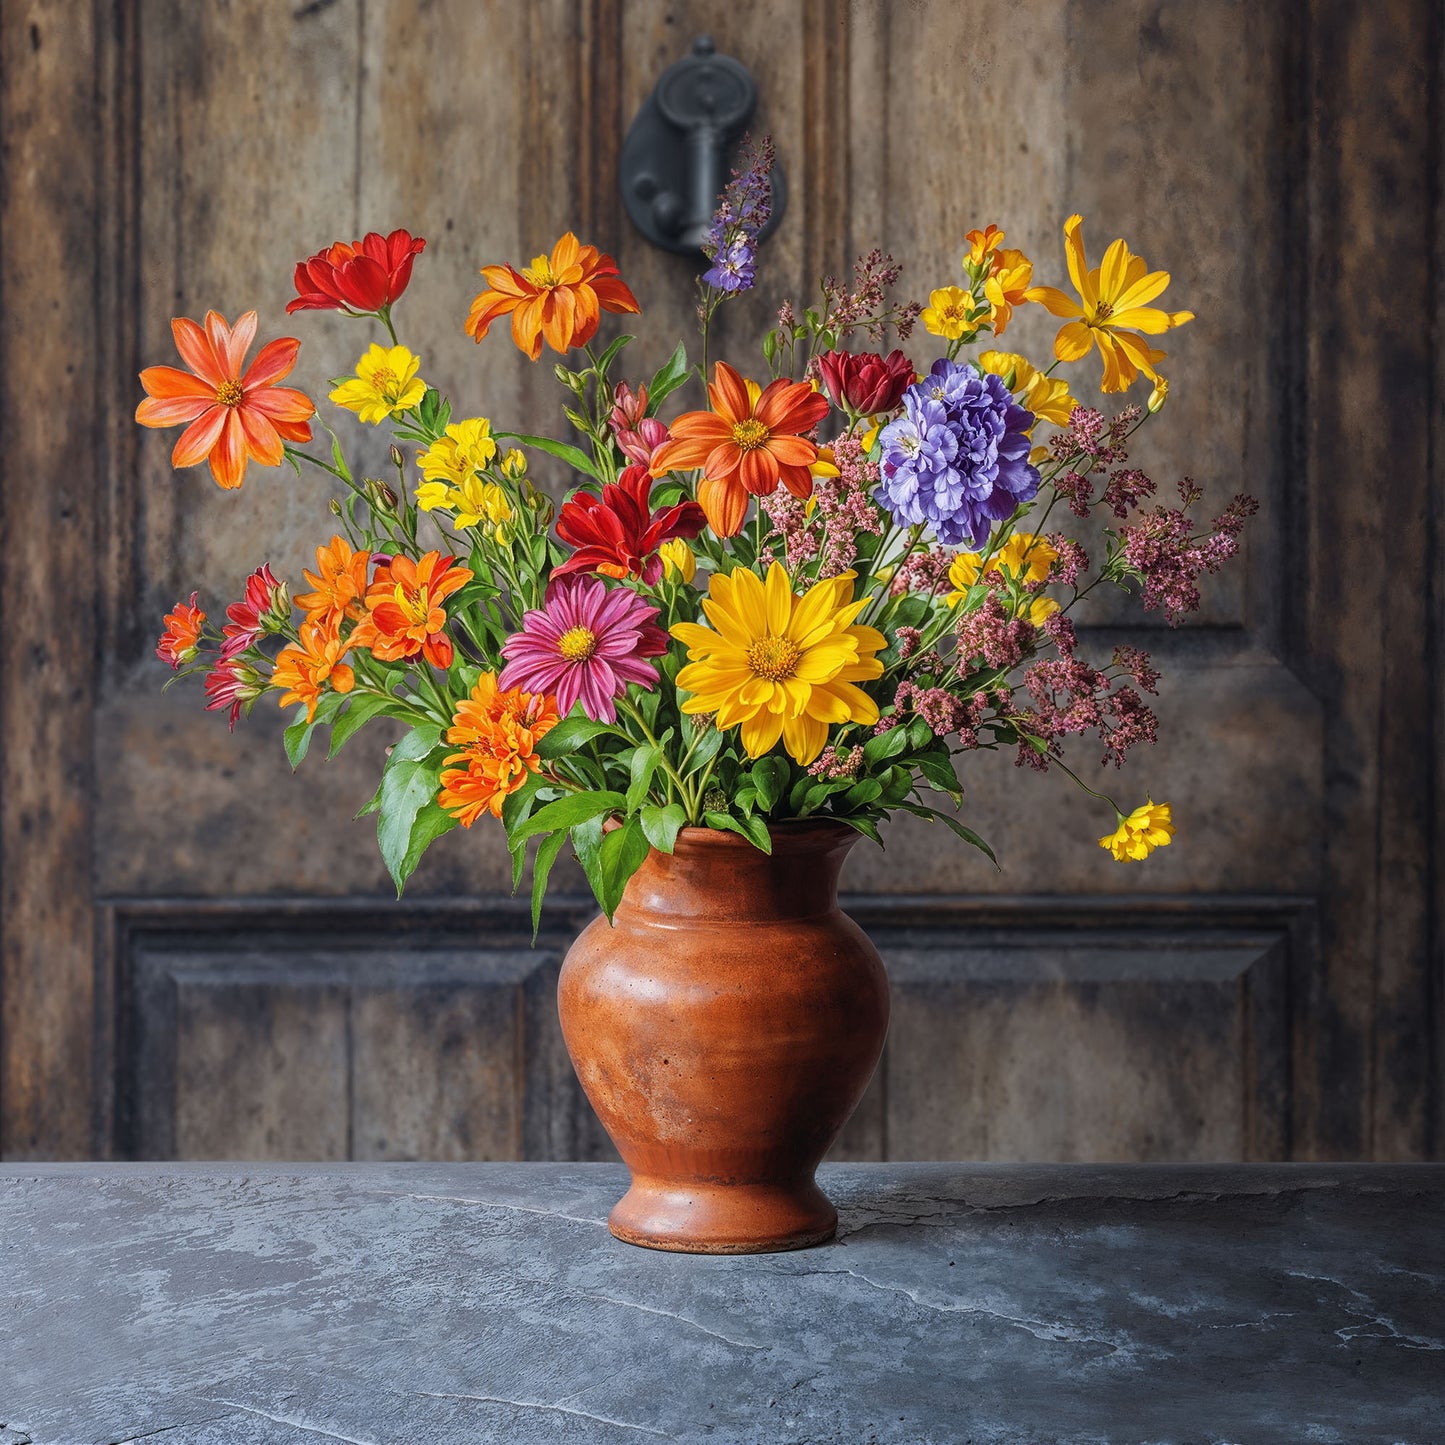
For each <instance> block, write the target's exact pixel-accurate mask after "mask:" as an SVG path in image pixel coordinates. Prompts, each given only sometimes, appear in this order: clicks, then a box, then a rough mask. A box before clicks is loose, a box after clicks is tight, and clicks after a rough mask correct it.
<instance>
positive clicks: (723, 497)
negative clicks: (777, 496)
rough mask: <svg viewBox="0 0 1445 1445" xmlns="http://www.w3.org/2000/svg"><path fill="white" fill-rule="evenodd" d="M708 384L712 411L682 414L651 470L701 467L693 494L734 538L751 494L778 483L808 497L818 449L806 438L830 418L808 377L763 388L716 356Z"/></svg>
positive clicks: (765, 492)
mask: <svg viewBox="0 0 1445 1445" xmlns="http://www.w3.org/2000/svg"><path fill="white" fill-rule="evenodd" d="M713 376H714V378H715V379H714V381H713V382H712V383H711V384H710V385H709V386H708V389H707V392H708V398H709V400H710V401H711V402H712V410H711V411H689V412H684V413H683V414H682V415H681V416H680V417H678V419H677V420H676V421H675V422H673V424H672V427H671V431H672V440H670V441H668V442H665V443H664V444H663V445H662V446H660V447H659V448H658V449H657V450H656V451H655V452H654V453H653V454H652V475H653V476H655V477H658V476H661V475H662V474H663V473H664V472H670V471H673V470H674V469H677V468H682V467H701V468H702V469H703V481H702V483H701V485H700V486H699V487H698V489H697V499H698V501H699V502H701V503H702V509H703V511H704V512H706V513H707V520H708V524H709V525H710V526H711V527H712V529H713V531H714V532H716V533H717V534H718V536H719V537H732V536H735V535H736V534H737V533H738V532H739V531H740V530H741V529H742V525H743V517H744V516H745V515H746V514H747V510H748V496H749V494H752V495H753V496H755V497H767V496H771V495H772V494H773V493H774V492H775V491H777V489H778V483H779V482H782V484H783V485H784V486H785V487H786V488H787V489H788V490H789V491H790V492H791V493H792V494H793V495H794V496H795V497H809V496H812V494H813V474H812V473H811V472H810V471H809V470H808V469H809V468H810V467H811V466H812V465H813V463H814V462H816V461H817V460H818V448H817V447H816V446H815V445H814V444H813V443H812V442H810V441H808V440H807V439H806V438H805V437H804V436H803V435H802V433H803V432H806V431H811V430H812V429H813V428H814V427H815V426H817V425H818V423H819V422H820V421H822V420H823V418H824V417H825V416H827V415H828V398H827V397H826V396H823V395H822V394H821V393H819V392H816V391H814V390H813V388H812V387H811V386H809V385H808V384H807V382H803V381H789V380H787V378H786V377H779V378H778V380H777V381H774V382H771V383H770V384H769V385H768V387H767V389H766V390H760V389H759V387H758V384H757V382H755V381H744V380H743V378H742V377H741V376H739V375H738V373H737V372H736V371H734V370H733V369H732V367H730V366H729V365H728V364H727V362H725V361H720V362H718V364H717V368H716V370H715V371H714V373H713Z"/></svg>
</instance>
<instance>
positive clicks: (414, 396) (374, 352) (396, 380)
mask: <svg viewBox="0 0 1445 1445" xmlns="http://www.w3.org/2000/svg"><path fill="white" fill-rule="evenodd" d="M420 365H421V361H420V359H419V358H418V357H416V356H413V355H412V353H411V352H410V351H408V350H407V349H406V347H404V346H389V347H388V346H378V345H376V344H375V343H373V344H372V346H371V348H370V350H368V351H367V353H366V355H365V356H363V357H362V358H361V360H360V361H358V362H357V363H356V375H355V376H352V377H348V378H347V379H346V380H345V381H343V382H342V383H341V385H340V386H338V387H337V388H336V390H335V391H333V392H332V393H331V400H332V401H334V402H335V403H336V404H337V406H344V407H345V408H346V409H347V411H354V412H355V413H356V414H357V416H359V417H360V418H361V420H362V421H364V422H368V423H370V424H371V425H372V426H380V425H381V423H382V422H384V421H385V420H386V419H387V418H388V417H390V418H391V419H392V420H393V421H395V420H396V419H397V418H398V417H399V416H400V415H401V414H402V413H403V412H404V411H410V410H411V408H412V407H414V406H417V405H419V404H420V402H421V399H422V397H424V396H425V395H426V382H424V381H423V380H422V379H421V377H419V376H418V375H417V374H416V373H417V368H418V367H420Z"/></svg>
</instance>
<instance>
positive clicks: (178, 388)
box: [140, 366, 216, 402]
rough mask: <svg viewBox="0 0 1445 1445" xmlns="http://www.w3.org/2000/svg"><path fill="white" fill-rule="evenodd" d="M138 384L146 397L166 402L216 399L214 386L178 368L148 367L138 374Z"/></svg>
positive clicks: (209, 400)
mask: <svg viewBox="0 0 1445 1445" xmlns="http://www.w3.org/2000/svg"><path fill="white" fill-rule="evenodd" d="M140 384H141V385H142V386H143V387H145V389H146V393H147V395H149V396H154V397H158V398H162V399H164V400H167V401H169V400H171V399H172V398H174V397H181V396H184V397H200V398H202V399H204V400H205V401H208V402H211V401H215V399H216V388H215V387H214V386H211V385H209V384H208V383H206V382H204V381H202V380H201V378H200V377H199V376H193V375H192V374H191V373H190V372H189V371H182V370H181V369H180V367H178V366H148V367H146V369H145V370H144V371H143V372H141V374H140Z"/></svg>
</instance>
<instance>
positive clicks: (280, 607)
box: [221, 563, 291, 662]
mask: <svg viewBox="0 0 1445 1445" xmlns="http://www.w3.org/2000/svg"><path fill="white" fill-rule="evenodd" d="M290 615H291V602H290V599H289V598H288V597H286V596H285V589H284V588H283V587H282V586H281V584H280V583H279V582H278V581H277V580H276V579H275V577H273V576H272V575H271V566H270V564H269V563H267V564H266V565H265V566H263V567H258V568H257V569H256V570H255V571H254V572H253V573H251V575H250V576H249V577H248V578H246V595H245V597H244V598H243V599H242V600H241V601H240V602H233V603H231V605H230V606H229V607H228V608H226V616H227V617H229V618H230V619H231V620H230V621H229V622H228V623H227V624H226V625H225V627H224V628H223V629H222V635H223V636H224V637H225V639H226V640H225V642H224V643H222V645H221V660H222V661H223V662H224V661H227V660H229V659H230V658H232V657H235V656H236V655H237V654H238V653H242V652H245V650H246V649H247V648H248V647H250V646H251V644H252V643H254V642H256V641H257V640H258V639H259V638H261V637H262V636H263V635H264V634H265V633H267V632H270V631H273V630H274V629H272V628H270V627H268V626H267V625H266V624H267V622H268V621H269V620H271V619H272V618H276V619H277V620H283V619H284V618H286V617H289V616H290Z"/></svg>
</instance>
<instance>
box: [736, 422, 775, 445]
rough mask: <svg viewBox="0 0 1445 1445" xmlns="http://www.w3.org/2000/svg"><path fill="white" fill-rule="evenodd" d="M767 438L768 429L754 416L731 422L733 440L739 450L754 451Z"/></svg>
mask: <svg viewBox="0 0 1445 1445" xmlns="http://www.w3.org/2000/svg"><path fill="white" fill-rule="evenodd" d="M767 439H768V429H767V427H765V426H764V425H763V424H762V422H760V421H759V420H758V419H757V418H756V417H748V419H747V420H746V421H735V422H734V423H733V440H734V441H735V442H736V443H737V444H738V449H739V450H740V451H745V452H755V451H757V449H758V448H759V447H760V446H762V445H763V444H764V443H765V442H766V441H767Z"/></svg>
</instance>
